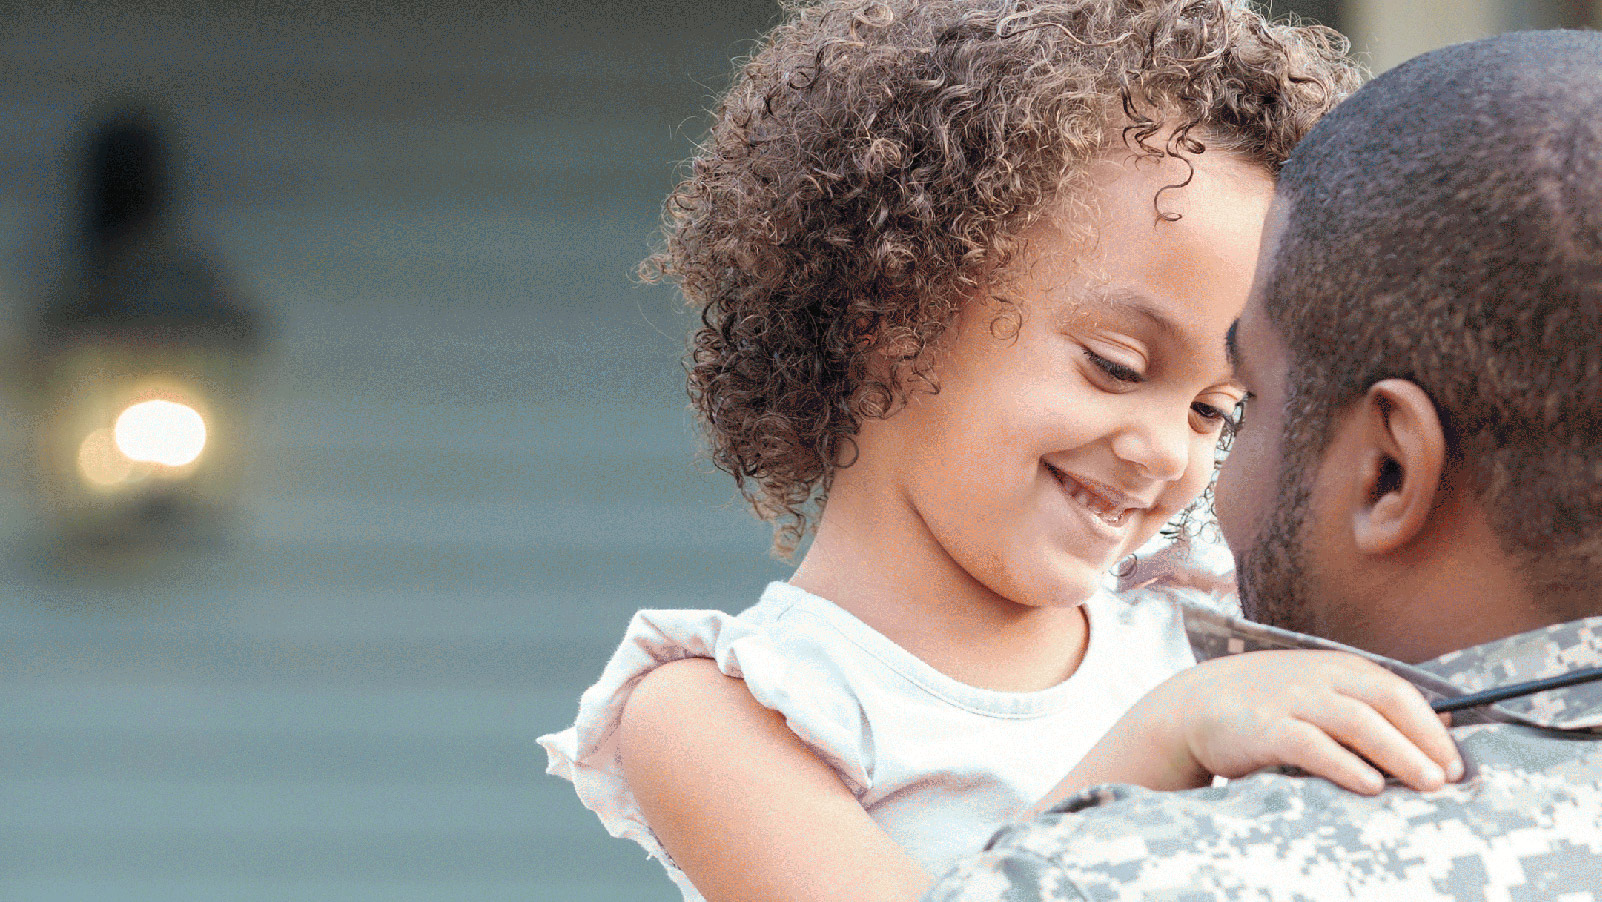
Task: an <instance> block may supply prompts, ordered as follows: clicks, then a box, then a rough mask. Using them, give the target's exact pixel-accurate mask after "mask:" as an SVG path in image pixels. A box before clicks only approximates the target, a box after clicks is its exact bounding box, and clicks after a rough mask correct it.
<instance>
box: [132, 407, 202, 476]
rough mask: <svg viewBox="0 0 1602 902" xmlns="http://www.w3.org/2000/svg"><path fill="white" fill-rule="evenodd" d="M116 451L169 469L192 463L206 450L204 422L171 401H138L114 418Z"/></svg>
mask: <svg viewBox="0 0 1602 902" xmlns="http://www.w3.org/2000/svg"><path fill="white" fill-rule="evenodd" d="M114 433H115V436H116V442H117V450H119V451H121V452H122V453H123V454H124V455H126V456H127V457H128V459H129V460H136V461H142V462H146V463H153V464H163V465H165V466H169V467H181V466H184V465H185V464H189V463H193V462H194V460H195V458H197V457H199V456H200V451H201V449H202V448H205V447H206V421H205V420H202V419H201V418H200V414H198V413H196V412H195V410H194V408H192V407H188V406H185V405H183V404H179V403H176V402H174V401H141V402H140V403H138V404H135V405H133V406H132V407H130V408H128V409H127V410H124V411H123V412H122V415H121V416H118V417H117V425H116V427H115V429H114Z"/></svg>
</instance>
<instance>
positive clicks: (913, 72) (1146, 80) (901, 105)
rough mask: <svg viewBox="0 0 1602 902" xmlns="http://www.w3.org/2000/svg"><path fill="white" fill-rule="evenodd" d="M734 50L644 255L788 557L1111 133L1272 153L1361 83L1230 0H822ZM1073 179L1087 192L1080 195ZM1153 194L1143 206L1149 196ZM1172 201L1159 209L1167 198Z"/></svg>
mask: <svg viewBox="0 0 1602 902" xmlns="http://www.w3.org/2000/svg"><path fill="white" fill-rule="evenodd" d="M788 12H789V13H790V17H789V19H788V21H786V22H785V23H784V24H782V25H780V26H779V27H778V28H776V29H774V30H773V31H772V32H771V33H769V34H768V35H767V36H766V38H765V39H764V40H763V41H762V42H761V43H760V44H759V45H758V48H757V50H756V52H755V53H754V54H753V55H752V56H751V57H750V58H749V59H748V60H746V61H745V63H744V64H743V66H742V67H741V68H740V69H739V71H738V72H737V74H736V77H735V80H734V83H733V85H732V86H731V87H730V88H729V90H728V92H727V93H726V94H725V95H724V96H723V98H722V99H721V102H720V103H719V104H718V106H717V109H716V119H715V122H714V124H713V126H712V128H711V132H710V134H709V135H708V137H707V138H706V139H705V141H704V142H703V143H702V145H701V147H700V149H699V151H698V153H697V154H696V156H695V157H694V158H693V159H692V160H691V162H690V164H689V170H688V174H687V176H686V177H685V178H684V179H683V181H682V182H681V183H680V184H679V185H678V187H677V188H676V189H675V190H674V191H673V193H672V194H671V195H670V196H669V197H668V199H667V202H666V204H665V211H664V220H665V230H666V243H665V247H664V248H663V249H662V250H660V251H659V252H658V253H656V254H654V255H652V256H651V257H650V258H648V259H647V260H646V261H645V262H644V263H642V264H641V273H642V275H643V276H644V277H645V278H646V279H648V280H654V279H660V278H667V279H670V280H673V281H676V282H677V283H678V284H679V285H680V287H681V289H682V291H683V293H684V296H685V298H686V300H687V301H688V303H689V304H690V305H691V306H692V307H693V308H694V309H696V310H698V312H699V314H700V324H699V327H698V328H697V329H696V331H695V333H694V335H693V337H692V339H691V345H690V351H689V354H688V358H687V360H686V369H687V370H688V376H689V393H690V398H691V402H692V404H693V406H694V407H695V409H696V412H697V414H698V415H699V417H700V420H701V423H702V426H703V429H704V431H705V433H706V436H707V439H708V442H709V445H710V449H709V450H710V457H711V459H712V461H713V462H714V463H715V464H716V465H717V466H718V467H719V468H721V469H723V470H726V471H728V472H729V473H731V474H732V475H733V476H734V478H735V481H736V484H737V485H738V487H739V489H740V491H741V492H742V494H743V495H744V497H745V498H746V500H747V501H748V502H749V503H750V504H751V506H752V508H753V509H754V510H755V511H756V513H757V514H758V515H759V516H761V517H762V518H763V519H765V520H768V521H770V522H772V523H773V524H774V527H775V536H774V544H775V549H776V550H777V551H778V552H779V553H781V554H789V553H791V552H793V550H794V549H795V547H796V546H797V545H798V544H799V543H800V541H801V540H802V538H804V536H805V535H806V533H807V532H808V530H809V529H810V528H811V526H812V525H813V524H814V522H815V517H816V516H817V514H818V513H819V512H820V511H821V509H822V506H823V504H824V503H825V501H826V499H827V495H828V490H829V486H830V483H831V480H832V478H833V475H834V473H835V472H836V471H837V470H838V469H839V468H840V467H845V466H849V465H850V464H851V463H852V461H853V460H854V458H855V454H856V446H855V442H854V436H855V434H856V432H857V429H858V426H859V424H860V423H861V422H862V420H863V419H864V418H867V417H887V416H890V415H891V414H893V413H894V412H895V411H896V410H898V409H899V407H900V406H901V405H902V404H904V403H905V400H906V398H907V396H908V392H909V391H914V390H930V391H933V390H937V386H936V384H935V381H934V379H933V374H932V373H931V372H930V370H929V367H928V357H929V355H927V354H926V351H928V350H929V349H930V348H931V347H932V346H933V344H934V343H935V342H936V341H937V340H938V339H939V337H940V336H941V334H942V333H943V331H944V330H945V328H946V327H947V326H948V324H949V323H950V322H951V320H952V317H953V315H954V313H955V312H956V309H957V307H958V305H959V303H961V302H962V300H963V299H964V298H969V297H973V296H975V295H976V293H978V292H980V291H981V290H987V289H988V290H990V291H991V293H992V294H994V295H997V296H998V298H999V299H1001V300H1003V301H1005V298H1004V297H1000V289H999V288H996V287H994V286H997V285H1000V284H1002V283H1003V282H1004V279H1003V278H1002V276H1003V275H1004V274H1006V273H1007V272H1008V270H1009V266H1011V265H1012V264H1014V263H1015V262H1016V260H1017V258H1018V257H1019V255H1020V252H1021V250H1022V239H1021V237H1020V236H1021V234H1022V233H1023V232H1025V231H1026V230H1027V229H1029V227H1030V226H1032V225H1034V224H1035V223H1036V222H1038V221H1039V220H1040V219H1041V218H1042V217H1043V216H1046V215H1048V214H1051V215H1061V214H1066V215H1065V216H1064V218H1065V219H1066V220H1067V223H1068V224H1070V225H1071V224H1072V223H1074V222H1078V221H1080V220H1083V219H1084V218H1085V217H1084V216H1080V215H1076V214H1078V213H1081V212H1083V211H1084V210H1085V209H1086V206H1085V204H1084V203H1083V202H1080V201H1078V200H1076V198H1078V197H1083V196H1084V195H1085V194H1086V192H1085V191H1084V190H1082V189H1083V188H1084V187H1085V186H1084V184H1083V182H1084V179H1085V178H1086V171H1087V170H1088V168H1089V164H1090V163H1091V162H1092V161H1093V160H1094V159H1095V158H1096V157H1097V156H1098V155H1099V154H1101V153H1103V152H1105V151H1106V150H1107V149H1108V148H1109V147H1110V146H1112V144H1113V142H1115V141H1122V142H1123V143H1124V144H1125V145H1126V146H1128V147H1129V148H1130V149H1131V150H1133V151H1135V152H1137V153H1140V154H1145V155H1150V156H1159V157H1160V156H1164V155H1168V156H1175V157H1179V158H1181V159H1183V158H1184V157H1183V155H1185V154H1199V153H1201V152H1203V151H1204V150H1206V149H1207V148H1208V147H1212V148H1214V149H1221V150H1227V151H1229V152H1232V153H1237V154H1240V155H1242V156H1243V157H1245V158H1246V159H1248V160H1251V161H1253V162H1256V163H1258V164H1260V165H1262V166H1263V167H1264V168H1266V169H1267V170H1268V171H1270V172H1277V171H1278V169H1279V166H1280V165H1281V164H1282V162H1283V161H1284V160H1285V158H1286V156H1287V155H1288V154H1289V153H1290V150H1291V148H1292V147H1293V146H1294V145H1295V144H1296V143H1297V142H1298V141H1299V140H1300V139H1301V137H1302V135H1303V134H1305V133H1306V132H1307V131H1308V129H1309V128H1311V127H1312V125H1313V123H1314V122H1316V121H1317V120H1318V118H1319V117H1320V116H1322V115H1323V114H1324V113H1325V112H1326V111H1327V110H1329V109H1330V108H1331V107H1332V106H1333V105H1334V104H1335V103H1336V102H1337V101H1339V100H1340V99H1341V98H1342V97H1344V96H1345V95H1346V94H1348V93H1350V92H1351V91H1352V90H1354V89H1355V88H1356V86H1357V84H1358V83H1359V81H1360V70H1359V69H1358V67H1357V66H1356V65H1355V64H1354V63H1352V62H1350V61H1349V60H1348V59H1347V57H1346V51H1347V44H1346V41H1345V40H1344V39H1343V38H1341V37H1340V36H1339V35H1338V34H1336V33H1335V32H1332V31H1330V30H1328V29H1325V28H1321V27H1318V26H1295V25H1291V24H1273V23H1270V22H1268V21H1266V20H1265V19H1264V18H1263V17H1262V16H1260V15H1259V14H1258V13H1256V12H1254V11H1253V10H1252V9H1251V7H1250V6H1249V5H1247V3H1246V2H1245V0H823V2H817V3H805V4H797V5H791V6H789V7H788ZM1076 189H1079V190H1076ZM1160 201H1161V198H1160V196H1159V197H1158V198H1154V199H1153V205H1154V213H1155V214H1156V215H1159V216H1161V215H1165V214H1163V213H1162V210H1161V203H1160ZM1166 215H1167V216H1168V217H1169V218H1172V214H1166Z"/></svg>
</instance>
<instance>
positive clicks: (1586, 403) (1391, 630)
mask: <svg viewBox="0 0 1602 902" xmlns="http://www.w3.org/2000/svg"><path fill="white" fill-rule="evenodd" d="M1232 338H1233V339H1234V341H1233V344H1234V349H1235V350H1236V352H1237V356H1238V357H1239V358H1240V364H1241V367H1242V375H1243V378H1244V379H1245V381H1246V383H1247V388H1248V389H1250V390H1251V391H1252V392H1254V393H1255V394H1256V395H1258V396H1259V397H1258V399H1257V401H1256V403H1255V406H1254V409H1252V410H1251V412H1250V413H1249V414H1248V418H1247V419H1248V424H1247V427H1246V429H1245V430H1244V432H1243V433H1242V435H1241V436H1240V438H1239V439H1238V441H1237V443H1236V445H1235V448H1234V450H1233V451H1232V452H1231V459H1230V461H1229V462H1228V463H1227V464H1226V466H1225V472H1224V475H1223V477H1222V480H1221V484H1220V488H1219V502H1220V503H1219V514H1220V519H1221V521H1222V522H1223V524H1224V527H1225V532H1226V535H1227V536H1228V538H1229V539H1230V542H1231V545H1232V546H1234V547H1235V549H1236V553H1237V555H1238V557H1239V563H1240V574H1241V580H1242V598H1243V603H1244V604H1245V606H1246V608H1247V613H1248V615H1249V616H1254V617H1255V618H1256V619H1261V620H1264V621H1266V622H1271V623H1277V624H1279V625H1284V626H1289V627H1291V628H1295V629H1300V630H1303V631H1308V632H1314V633H1317V634H1320V635H1325V636H1328V637H1330V638H1334V639H1338V640H1342V641H1347V642H1350V643H1352V644H1356V645H1360V646H1363V647H1367V648H1370V649H1372V650H1375V651H1381V652H1386V653H1391V654H1394V655H1396V656H1398V657H1411V658H1415V659H1416V658H1421V657H1429V656H1433V655H1434V654H1439V653H1441V652H1444V651H1447V650H1450V649H1452V648H1457V647H1462V646H1464V645H1468V644H1473V643H1474V642H1477V641H1483V640H1484V639H1486V638H1491V637H1493V636H1494V635H1498V634H1505V633H1506V632H1507V631H1510V630H1514V629H1517V628H1519V627H1524V628H1529V627H1533V626H1536V625H1540V624H1541V623H1545V622H1557V621H1562V620H1567V619H1572V618H1575V617H1578V616H1584V615H1588V614H1595V613H1599V612H1602V602H1597V601H1593V600H1592V598H1593V597H1594V596H1595V593H1596V591H1597V588H1598V586H1597V584H1598V583H1599V582H1602V580H1599V577H1602V35H1598V34H1594V33H1584V32H1539V33H1523V34H1513V35H1504V36H1501V37H1498V38H1493V39H1490V40H1485V41H1479V42H1475V43H1471V44H1463V45H1458V46H1454V47H1448V48H1446V49H1443V50H1439V51H1436V52H1434V53H1430V54H1426V55H1425V56H1422V57H1419V58H1418V59H1415V60H1413V61H1411V62H1409V63H1407V64H1404V65H1402V66H1400V67H1398V68H1396V69H1394V70H1391V71H1390V72H1388V73H1386V74H1384V75H1382V76H1381V77H1379V78H1378V79H1376V80H1375V81H1373V82H1372V83H1370V84H1369V85H1368V86H1366V87H1364V88H1363V89H1362V90H1361V91H1359V92H1358V93H1357V94H1356V95H1354V96H1353V97H1352V98H1351V99H1349V100H1347V101H1346V102H1345V103H1343V104H1342V105H1341V106H1339V107H1338V108H1337V109H1336V110H1335V111H1334V112H1333V113H1332V114H1331V115H1330V116H1328V117H1327V118H1326V119H1325V120H1324V121H1323V122H1322V123H1320V124H1319V125H1318V126H1317V127H1316V128H1315V129H1314V130H1313V131H1312V132H1311V133H1310V134H1309V136H1308V137H1307V139H1306V140H1305V141H1304V142H1303V143H1302V144H1301V145H1300V146H1299V147H1298V148H1297V149H1296V151H1295V152H1294V154H1293V155H1292V157H1291V159H1290V161H1289V162H1288V163H1287V164H1286V166H1285V168H1284V170H1283V173H1282V175H1281V179H1280V183H1279V187H1278V193H1277V196H1276V201H1275V210H1274V212H1273V214H1272V216H1271V221H1270V224H1269V227H1268V230H1267V232H1265V237H1264V253H1263V255H1262V257H1261V262H1260V266H1259V270H1258V274H1257V279H1256V284H1255V285H1254V290H1253V296H1252V299H1251V301H1250V303H1249V304H1248V307H1247V311H1246V313H1245V314H1244V315H1243V316H1242V318H1241V320H1240V322H1239V323H1238V324H1237V328H1236V330H1235V332H1234V333H1233V335H1232ZM1254 420H1255V422H1253V421H1254ZM1270 492H1272V493H1273V494H1272V495H1270V494H1269V493H1270ZM1454 581H1456V584H1454ZM1426 585H1437V586H1439V585H1453V589H1452V590H1451V593H1455V594H1450V597H1448V595H1443V594H1442V593H1441V592H1439V591H1436V592H1433V593H1432V592H1431V591H1430V590H1427V589H1425V588H1422V587H1424V586H1426ZM1470 596H1472V597H1470Z"/></svg>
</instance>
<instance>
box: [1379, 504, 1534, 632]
mask: <svg viewBox="0 0 1602 902" xmlns="http://www.w3.org/2000/svg"><path fill="white" fill-rule="evenodd" d="M1453 522H1454V526H1453V528H1452V529H1451V530H1440V531H1436V532H1434V533H1433V534H1432V535H1430V536H1429V537H1428V538H1426V539H1424V540H1423V541H1422V542H1420V543H1419V544H1418V545H1417V546H1415V547H1412V548H1410V549H1409V550H1408V552H1407V553H1406V554H1401V555H1396V556H1393V557H1391V558H1388V559H1386V560H1383V561H1375V562H1372V563H1373V566H1372V567H1370V568H1367V569H1368V572H1367V574H1366V575H1365V577H1364V578H1363V583H1364V584H1365V588H1366V590H1367V593H1368V594H1369V600H1366V601H1360V602H1359V605H1358V607H1359V608H1360V609H1361V613H1360V614H1358V616H1359V617H1360V618H1361V620H1362V621H1363V622H1362V624H1361V626H1360V627H1359V635H1358V636H1356V637H1354V638H1355V641H1352V642H1350V643H1349V644H1353V645H1357V646H1358V647H1361V648H1364V649H1367V650H1369V651H1374V652H1377V653H1379V654H1383V655H1385V656H1387V657H1390V658H1395V659H1396V660H1399V661H1406V662H1408V663H1418V662H1420V661H1427V660H1430V659H1432V658H1438V657H1440V656H1441V655H1444V654H1447V653H1448V652H1453V651H1457V650H1459V649H1464V648H1469V647H1471V646H1475V645H1480V644H1483V643H1486V642H1490V641H1492V640H1495V639H1500V638H1503V637H1506V636H1513V635H1517V634H1519V633H1523V632H1528V631H1530V630H1533V629H1539V628H1540V627H1543V626H1550V625H1551V624H1553V623H1556V622H1559V621H1558V620H1557V619H1555V618H1554V617H1553V615H1552V614H1551V613H1549V612H1550V611H1551V610H1553V609H1552V607H1551V606H1549V605H1547V604H1544V603H1537V601H1536V599H1535V598H1534V597H1533V594H1532V593H1531V591H1530V588H1529V584H1528V581H1527V580H1526V579H1525V578H1524V576H1523V574H1522V572H1521V571H1520V568H1519V566H1518V562H1517V561H1516V560H1515V559H1513V558H1512V557H1511V556H1510V555H1508V554H1506V553H1505V552H1503V551H1502V549H1501V546H1500V544H1499V543H1498V542H1497V539H1496V535H1495V533H1494V532H1493V531H1492V530H1491V528H1490V524H1489V522H1488V521H1487V520H1486V518H1485V517H1484V515H1483V512H1481V511H1479V510H1478V508H1477V506H1476V507H1475V508H1474V510H1472V511H1463V512H1460V515H1459V516H1457V517H1454V518H1453ZM1354 613H1356V612H1354Z"/></svg>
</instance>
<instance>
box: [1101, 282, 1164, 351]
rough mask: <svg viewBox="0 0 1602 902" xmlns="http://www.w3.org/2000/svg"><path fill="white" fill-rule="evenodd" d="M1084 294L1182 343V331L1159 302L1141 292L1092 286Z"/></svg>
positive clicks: (1105, 286)
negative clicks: (1143, 321) (1135, 317)
mask: <svg viewBox="0 0 1602 902" xmlns="http://www.w3.org/2000/svg"><path fill="white" fill-rule="evenodd" d="M1085 294H1086V295H1088V296H1089V297H1090V298H1091V299H1093V300H1095V301H1098V302H1100V303H1102V304H1105V305H1107V306H1109V307H1112V308H1114V309H1115V310H1117V311H1118V312H1120V313H1124V314H1133V315H1135V316H1138V317H1139V318H1141V319H1144V320H1147V321H1149V322H1150V323H1151V324H1152V325H1153V326H1154V327H1156V329H1157V330H1158V331H1159V332H1162V333H1163V334H1164V335H1165V336H1167V337H1168V338H1170V339H1173V340H1176V341H1180V342H1184V341H1185V334H1184V330H1182V329H1180V328H1179V325H1178V324H1177V323H1175V322H1174V321H1173V320H1171V319H1169V318H1168V316H1167V315H1165V314H1164V313H1163V311H1162V307H1161V305H1160V304H1159V302H1158V301H1157V300H1156V299H1155V298H1153V297H1152V296H1151V295H1148V294H1146V293H1144V292H1141V291H1136V290H1135V289H1133V288H1125V287H1112V286H1108V285H1092V286H1090V287H1088V288H1086V289H1085Z"/></svg>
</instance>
